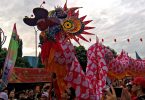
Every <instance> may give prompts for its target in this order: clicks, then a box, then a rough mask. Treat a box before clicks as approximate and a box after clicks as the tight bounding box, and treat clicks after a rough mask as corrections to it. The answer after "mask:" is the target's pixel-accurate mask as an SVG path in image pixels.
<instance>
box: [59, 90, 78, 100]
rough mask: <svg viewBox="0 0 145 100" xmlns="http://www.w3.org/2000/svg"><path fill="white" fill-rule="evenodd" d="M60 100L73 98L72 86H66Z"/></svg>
mask: <svg viewBox="0 0 145 100" xmlns="http://www.w3.org/2000/svg"><path fill="white" fill-rule="evenodd" d="M61 97H62V100H75V98H76V94H75V89H74V88H73V87H69V88H66V90H65V92H64V93H63V94H62V96H61Z"/></svg>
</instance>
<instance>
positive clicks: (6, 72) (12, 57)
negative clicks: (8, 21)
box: [0, 24, 19, 90]
mask: <svg viewBox="0 0 145 100" xmlns="http://www.w3.org/2000/svg"><path fill="white" fill-rule="evenodd" d="M18 40H19V36H18V35H17V30H16V24H14V27H13V32H12V36H11V40H10V44H9V48H8V53H7V56H6V59H5V63H4V67H3V74H2V82H1V84H0V90H2V89H4V88H5V87H7V84H8V79H9V76H10V75H11V72H12V69H13V67H14V66H15V61H16V59H17V51H18V47H19V45H18Z"/></svg>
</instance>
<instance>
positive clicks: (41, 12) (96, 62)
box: [23, 2, 136, 100]
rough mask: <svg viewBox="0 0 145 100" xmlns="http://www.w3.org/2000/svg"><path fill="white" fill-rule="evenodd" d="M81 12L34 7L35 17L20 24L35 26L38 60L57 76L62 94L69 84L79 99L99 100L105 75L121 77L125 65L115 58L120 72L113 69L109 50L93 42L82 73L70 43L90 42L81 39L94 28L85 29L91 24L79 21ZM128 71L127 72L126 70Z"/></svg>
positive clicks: (83, 18)
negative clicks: (119, 74)
mask: <svg viewBox="0 0 145 100" xmlns="http://www.w3.org/2000/svg"><path fill="white" fill-rule="evenodd" d="M80 8H81V7H72V8H68V7H67V2H66V3H65V4H64V7H62V8H61V7H56V8H55V9H54V10H52V11H48V10H47V9H45V8H42V7H37V8H34V9H33V13H34V17H30V18H29V17H25V18H24V19H23V21H24V23H25V24H27V25H29V26H37V28H38V29H39V30H40V31H41V33H40V35H39V37H40V48H41V59H42V62H43V63H44V65H45V70H46V71H47V72H49V73H51V72H55V73H56V75H57V80H58V84H59V88H60V91H61V93H62V92H63V91H64V88H65V86H66V84H71V86H73V87H74V88H75V89H76V97H77V98H78V99H80V100H82V99H83V100H84V99H86V100H100V99H101V96H102V89H103V88H104V87H105V85H106V77H107V75H108V76H110V77H114V76H113V73H117V72H118V71H120V70H121V72H120V73H123V71H125V69H126V68H123V66H125V62H123V60H121V59H122V58H119V57H118V58H116V60H117V61H118V64H119V63H120V66H121V69H117V68H116V69H115V68H114V67H116V66H113V65H115V64H117V63H116V62H115V61H116V60H114V59H113V54H112V52H111V51H110V49H108V48H107V47H105V46H104V45H103V44H102V43H100V42H99V41H96V43H95V44H93V45H92V46H90V47H89V49H88V51H87V66H86V73H84V72H83V70H82V67H81V65H80V64H79V62H78V60H77V57H76V56H75V49H74V46H73V44H72V43H71V39H73V40H75V41H76V42H77V43H78V44H80V42H79V39H82V40H84V41H86V42H89V41H88V40H87V39H85V38H84V37H83V35H94V34H92V33H89V32H87V31H86V30H89V29H93V28H94V27H89V26H87V24H89V23H90V22H92V20H88V21H85V18H86V15H85V16H83V17H79V9H80ZM122 55H123V54H122ZM108 57H109V58H111V59H109V58H108ZM121 57H124V56H121ZM108 59H109V60H108ZM112 59H113V60H112ZM119 59H120V61H119ZM121 61H122V62H121ZM122 63H123V64H122ZM118 64H117V65H118ZM129 64H130V63H129ZM127 68H128V69H129V67H128V66H127ZM133 70H134V69H133ZM135 71H136V70H134V72H135ZM125 74H126V73H124V75H125Z"/></svg>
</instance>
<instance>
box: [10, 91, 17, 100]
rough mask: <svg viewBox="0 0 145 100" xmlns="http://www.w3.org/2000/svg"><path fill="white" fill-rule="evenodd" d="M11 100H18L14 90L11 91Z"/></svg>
mask: <svg viewBox="0 0 145 100" xmlns="http://www.w3.org/2000/svg"><path fill="white" fill-rule="evenodd" d="M9 100H17V99H16V98H15V91H14V90H12V91H10V94H9Z"/></svg>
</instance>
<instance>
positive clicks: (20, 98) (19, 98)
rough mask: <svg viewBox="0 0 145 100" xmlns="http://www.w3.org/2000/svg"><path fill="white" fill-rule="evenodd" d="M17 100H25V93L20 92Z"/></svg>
mask: <svg viewBox="0 0 145 100" xmlns="http://www.w3.org/2000/svg"><path fill="white" fill-rule="evenodd" d="M18 100H27V96H26V95H25V91H21V92H20V93H19V97H18Z"/></svg>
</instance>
